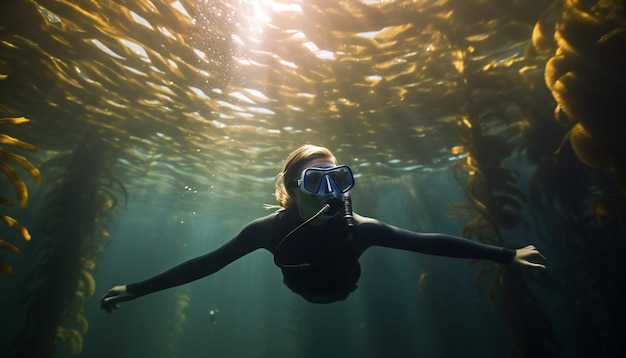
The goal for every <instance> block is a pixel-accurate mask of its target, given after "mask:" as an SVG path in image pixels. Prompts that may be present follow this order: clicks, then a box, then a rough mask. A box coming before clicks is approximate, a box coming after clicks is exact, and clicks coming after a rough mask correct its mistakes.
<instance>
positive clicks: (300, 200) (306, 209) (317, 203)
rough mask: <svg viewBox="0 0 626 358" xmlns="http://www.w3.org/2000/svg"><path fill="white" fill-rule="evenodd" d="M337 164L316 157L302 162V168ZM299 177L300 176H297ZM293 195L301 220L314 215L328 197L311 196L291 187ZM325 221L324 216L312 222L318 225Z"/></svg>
mask: <svg viewBox="0 0 626 358" xmlns="http://www.w3.org/2000/svg"><path fill="white" fill-rule="evenodd" d="M334 165H337V163H334V162H332V161H330V160H329V159H328V158H316V159H312V160H310V161H308V162H306V163H305V164H304V166H303V167H302V169H303V170H304V169H306V168H310V167H331V166H334ZM298 179H300V178H298ZM292 193H293V195H294V198H295V200H296V206H297V207H298V214H300V218H301V219H302V220H306V219H308V218H310V217H311V216H313V215H315V214H316V213H317V212H318V211H319V210H320V209H321V208H322V206H324V204H325V203H326V200H328V198H324V197H319V196H313V195H310V194H307V193H304V192H303V191H302V190H300V188H294V189H293V192H292ZM324 221H326V219H325V218H323V217H319V218H317V219H315V220H314V221H313V222H312V224H313V225H320V224H322V223H324Z"/></svg>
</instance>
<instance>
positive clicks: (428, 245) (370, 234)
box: [353, 215, 546, 269]
mask: <svg viewBox="0 0 626 358" xmlns="http://www.w3.org/2000/svg"><path fill="white" fill-rule="evenodd" d="M355 218H356V219H357V226H356V227H355V229H354V231H353V234H354V237H355V238H356V240H357V241H358V242H359V243H360V244H361V248H360V250H361V252H362V251H365V249H367V248H368V247H371V246H383V247H390V248H396V249H401V250H407V251H413V252H421V253H425V254H429V255H438V256H449V257H458V258H469V259H483V260H491V261H495V262H499V263H503V264H517V265H521V266H526V267H533V268H542V269H544V268H545V265H544V263H545V260H546V259H545V257H544V256H543V255H542V254H541V253H540V252H539V251H538V250H537V249H536V248H535V247H534V246H532V245H529V246H526V247H524V248H521V249H517V250H512V249H509V248H505V247H498V246H493V245H487V244H483V243H480V242H477V241H472V240H468V239H464V238H461V237H458V236H453V235H447V234H440V233H418V232H413V231H409V230H404V229H400V228H398V227H395V226H391V225H388V224H385V223H383V222H381V221H378V220H375V219H371V218H367V217H363V216H360V215H355Z"/></svg>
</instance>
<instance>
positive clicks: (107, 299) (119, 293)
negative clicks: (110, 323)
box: [100, 285, 135, 313]
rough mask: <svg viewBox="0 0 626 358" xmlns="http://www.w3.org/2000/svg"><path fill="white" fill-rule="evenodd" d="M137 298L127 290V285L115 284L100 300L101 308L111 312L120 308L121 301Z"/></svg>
mask: <svg viewBox="0 0 626 358" xmlns="http://www.w3.org/2000/svg"><path fill="white" fill-rule="evenodd" d="M134 298H135V295H133V294H132V293H130V292H126V286H125V285H124V286H115V287H113V288H112V289H110V290H109V292H107V293H106V295H104V297H102V299H101V300H100V308H102V309H103V310H105V311H107V312H109V313H111V311H113V310H117V309H119V308H120V305H119V302H124V301H130V300H132V299H134Z"/></svg>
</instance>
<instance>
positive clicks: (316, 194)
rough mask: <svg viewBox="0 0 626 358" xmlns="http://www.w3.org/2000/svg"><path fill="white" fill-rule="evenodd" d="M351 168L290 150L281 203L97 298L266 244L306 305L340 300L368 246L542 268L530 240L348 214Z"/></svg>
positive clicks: (174, 281) (208, 269)
mask: <svg viewBox="0 0 626 358" xmlns="http://www.w3.org/2000/svg"><path fill="white" fill-rule="evenodd" d="M353 186H354V176H353V173H352V170H351V169H350V168H349V167H348V166H346V165H338V162H337V159H336V158H335V156H334V155H333V153H332V152H331V151H330V150H328V149H327V148H324V147H319V146H314V145H308V144H307V145H303V146H301V147H300V148H298V149H296V150H295V151H294V152H292V153H291V154H290V155H289V156H288V157H287V159H286V160H285V163H284V165H283V168H282V171H281V172H280V173H279V174H278V176H277V179H276V189H275V196H276V199H277V201H278V203H279V204H280V209H279V210H277V211H276V212H274V213H272V214H269V215H267V216H265V217H262V218H259V219H256V220H254V221H252V222H251V223H250V224H248V225H247V226H245V227H244V228H243V230H242V231H241V232H240V233H239V234H238V235H236V236H235V237H234V238H232V239H231V240H230V241H228V242H226V243H225V244H224V245H222V246H221V247H219V248H218V249H216V250H214V251H212V252H209V253H207V254H204V255H202V256H199V257H197V258H194V259H191V260H189V261H186V262H184V263H182V264H180V265H178V266H176V267H174V268H172V269H170V270H168V271H166V272H164V273H161V274H159V275H157V276H154V277H152V278H149V279H147V280H145V281H142V282H136V283H131V284H128V285H122V286H115V287H113V288H111V289H110V290H109V291H108V292H107V293H106V294H105V295H104V297H102V299H101V308H102V309H103V310H105V311H107V312H111V311H113V310H114V309H118V308H119V303H120V302H124V301H130V300H132V299H135V298H138V297H141V296H144V295H147V294H149V293H153V292H156V291H160V290H164V289H167V288H171V287H174V286H179V285H183V284H186V283H188V282H191V281H195V280H198V279H200V278H203V277H206V276H208V275H211V274H213V273H215V272H217V271H219V270H220V269H222V268H223V267H225V266H226V265H228V264H230V263H231V262H233V261H235V260H237V259H239V258H240V257H242V256H244V255H246V254H248V253H250V252H252V251H254V250H257V249H261V248H263V249H266V250H268V251H269V252H271V253H272V255H273V256H274V262H275V264H276V265H277V266H278V267H279V268H280V269H281V270H282V273H283V282H284V284H285V285H286V286H287V287H289V288H290V289H291V290H292V291H293V292H295V293H297V294H299V295H301V296H302V297H303V298H304V299H306V300H307V301H309V302H313V303H332V302H336V301H343V300H345V299H346V298H347V297H348V296H349V295H350V293H352V292H354V290H356V289H357V282H358V280H359V277H360V275H361V266H360V264H359V257H360V256H361V255H362V254H363V252H364V251H365V250H367V249H368V248H369V247H372V246H382V247H388V248H395V249H401V250H408V251H413V252H420V253H425V254H430V255H440V256H449V257H458V258H472V259H484V260H491V261H495V262H498V263H501V264H512V265H519V266H523V267H530V268H537V269H545V268H546V266H545V262H546V259H545V257H544V256H543V255H542V254H541V253H540V252H539V251H538V250H537V249H536V248H535V247H534V246H532V245H529V246H526V247H523V248H520V249H517V250H513V249H509V248H504V247H497V246H491V245H486V244H482V243H479V242H476V241H471V240H468V239H464V238H461V237H456V236H452V235H447V234H440V233H418V232H412V231H408V230H404V229H401V228H397V227H394V226H391V225H388V224H385V223H383V222H381V221H378V220H376V219H372V218H368V217H364V216H361V215H358V214H356V213H352V208H351V202H350V196H349V190H350V189H352V187H353Z"/></svg>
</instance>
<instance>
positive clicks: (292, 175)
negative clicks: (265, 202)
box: [274, 144, 337, 209]
mask: <svg viewBox="0 0 626 358" xmlns="http://www.w3.org/2000/svg"><path fill="white" fill-rule="evenodd" d="M318 158H323V159H328V160H329V161H331V162H333V163H335V164H337V158H335V155H334V154H333V153H332V152H331V151H330V150H329V149H328V148H325V147H319V146H316V145H312V144H305V145H303V146H301V147H300V148H298V149H296V150H294V151H293V152H291V154H289V156H288V157H287V159H285V163H284V164H283V169H282V171H281V172H280V173H278V175H277V176H276V190H275V191H274V196H276V200H277V201H278V204H280V206H281V207H282V208H283V209H287V208H290V207H291V206H293V205H294V204H293V203H294V198H293V195H292V194H291V191H292V190H293V189H290V188H288V187H287V185H288V184H290V183H292V182H294V181H296V180H298V176H299V175H300V174H301V173H302V171H303V170H304V169H305V168H304V165H305V164H306V163H307V162H309V161H311V160H313V159H318Z"/></svg>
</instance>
